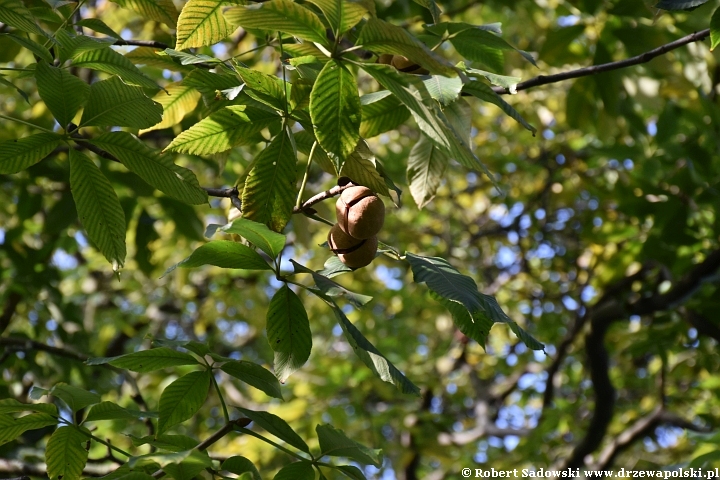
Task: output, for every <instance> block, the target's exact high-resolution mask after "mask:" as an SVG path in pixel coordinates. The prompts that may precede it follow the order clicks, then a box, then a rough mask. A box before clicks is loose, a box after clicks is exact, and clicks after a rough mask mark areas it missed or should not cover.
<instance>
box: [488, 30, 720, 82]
mask: <svg viewBox="0 0 720 480" xmlns="http://www.w3.org/2000/svg"><path fill="white" fill-rule="evenodd" d="M709 35H710V29H709V28H707V29H705V30H701V31H699V32H695V33H692V34H690V35H687V36H685V37H682V38H679V39H677V40H675V41H674V42H670V43H667V44H665V45H662V46H660V47H658V48H655V49H653V50H650V51H649V52H645V53H643V54H640V55H638V56H636V57H631V58H627V59H625V60H619V61H617V62H610V63H603V64H601V65H593V66H591V67H584V68H578V69H577V70H570V71H569V72H563V73H558V74H555V75H540V76H537V77H535V78H532V79H530V80H528V81H526V82H520V83H518V84H517V85H516V86H515V90H514V91H517V92H519V91H520V90H527V89H528V88H532V87H538V86H540V85H547V84H549V83H557V82H562V81H563V80H570V79H572V78H580V77H587V76H588V75H597V74H598V73H603V72H609V71H612V70H618V69H621V68H625V67H630V66H633V65H640V64H641V63H647V62H649V61H650V60H652V59H653V58H655V57H659V56H660V55H664V54H666V53H667V52H669V51H671V50H675V49H676V48H680V47H682V46H684V45H687V44H689V43H694V42H698V41H700V40H703V39H705V38H707V37H708V36H709ZM493 90H494V91H495V93H498V94H500V95H507V94H509V93H512V92H510V90H509V89H507V88H504V87H493Z"/></svg>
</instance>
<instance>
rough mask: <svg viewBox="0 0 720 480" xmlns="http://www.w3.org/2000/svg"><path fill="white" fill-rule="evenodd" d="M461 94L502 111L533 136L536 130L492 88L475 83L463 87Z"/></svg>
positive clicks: (481, 83)
mask: <svg viewBox="0 0 720 480" xmlns="http://www.w3.org/2000/svg"><path fill="white" fill-rule="evenodd" d="M463 92H465V93H469V94H470V95H472V96H474V97H477V98H479V99H480V100H485V101H486V102H490V103H493V104H495V105H497V106H498V107H500V108H501V109H502V111H503V112H505V113H506V114H507V115H508V116H510V118H512V119H513V120H515V121H516V122H518V123H519V124H520V125H522V126H523V127H525V128H526V129H528V130H530V131H531V132H532V134H533V135H535V132H536V131H537V129H536V128H535V127H533V126H532V125H530V124H529V123H528V122H527V121H525V119H524V118H522V116H520V114H519V113H518V112H517V110H515V109H514V108H513V107H512V105H510V104H509V103H507V102H506V101H505V100H503V99H502V98H501V97H500V95H498V94H497V93H495V92H493V90H492V88H490V87H489V86H488V85H486V84H485V83H483V82H477V81H473V82H469V83H466V84H465V85H464V86H463Z"/></svg>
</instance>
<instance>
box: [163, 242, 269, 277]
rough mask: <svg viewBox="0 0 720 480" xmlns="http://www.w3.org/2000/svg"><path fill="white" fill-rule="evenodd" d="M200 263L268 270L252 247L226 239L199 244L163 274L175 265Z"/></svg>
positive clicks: (197, 265)
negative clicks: (187, 255)
mask: <svg viewBox="0 0 720 480" xmlns="http://www.w3.org/2000/svg"><path fill="white" fill-rule="evenodd" d="M201 265H214V266H216V267H220V268H237V269H241V270H270V269H271V268H270V266H269V265H268V264H267V262H266V261H265V260H263V258H262V257H261V256H260V255H259V254H258V253H257V252H256V251H255V250H253V249H252V248H250V247H247V246H245V245H243V244H241V243H237V242H232V241H228V240H215V241H212V242H208V243H206V244H204V245H200V246H199V247H198V248H196V249H195V251H194V252H193V253H191V254H190V256H189V257H187V258H186V259H185V260H183V261H181V262H180V263H177V264H175V265H173V266H172V267H170V268H168V269H167V271H166V272H165V273H164V274H163V276H165V275H167V274H168V273H170V272H172V271H173V270H175V269H176V268H177V267H181V268H194V267H199V266H201Z"/></svg>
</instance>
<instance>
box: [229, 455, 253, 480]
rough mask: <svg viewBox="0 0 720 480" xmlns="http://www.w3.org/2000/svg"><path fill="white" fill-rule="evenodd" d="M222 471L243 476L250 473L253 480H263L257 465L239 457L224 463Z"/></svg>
mask: <svg viewBox="0 0 720 480" xmlns="http://www.w3.org/2000/svg"><path fill="white" fill-rule="evenodd" d="M221 468H222V470H227V471H228V472H230V473H234V474H236V475H242V474H243V473H245V472H250V474H251V475H252V478H253V480H262V477H261V476H260V472H258V470H257V468H256V467H255V465H254V464H253V463H252V462H251V461H250V460H248V459H247V458H245V457H241V456H239V455H237V456H234V457H230V458H228V459H227V460H225V461H224V462H223V463H222V467H221Z"/></svg>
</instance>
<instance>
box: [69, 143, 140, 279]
mask: <svg viewBox="0 0 720 480" xmlns="http://www.w3.org/2000/svg"><path fill="white" fill-rule="evenodd" d="M69 157H70V190H71V191H72V196H73V199H74V200H75V206H76V207H77V212H78V218H79V219H80V221H81V222H82V225H83V227H84V228H85V231H86V232H87V233H88V237H89V238H90V240H92V242H93V244H95V246H96V247H97V248H98V250H100V252H101V253H102V254H103V255H104V256H105V258H106V259H107V261H108V262H110V263H112V264H113V265H116V266H118V267H122V265H123V264H124V263H125V255H126V254H127V250H126V248H125V213H124V212H123V209H122V206H120V200H118V197H117V194H116V193H115V190H114V189H113V187H112V184H110V181H109V180H108V179H107V178H105V175H103V174H102V172H101V171H100V169H99V168H98V167H97V165H95V163H94V162H93V161H92V160H91V159H90V158H89V157H87V156H86V155H85V154H83V153H82V152H80V151H78V150H75V149H74V148H71V149H70V154H69Z"/></svg>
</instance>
